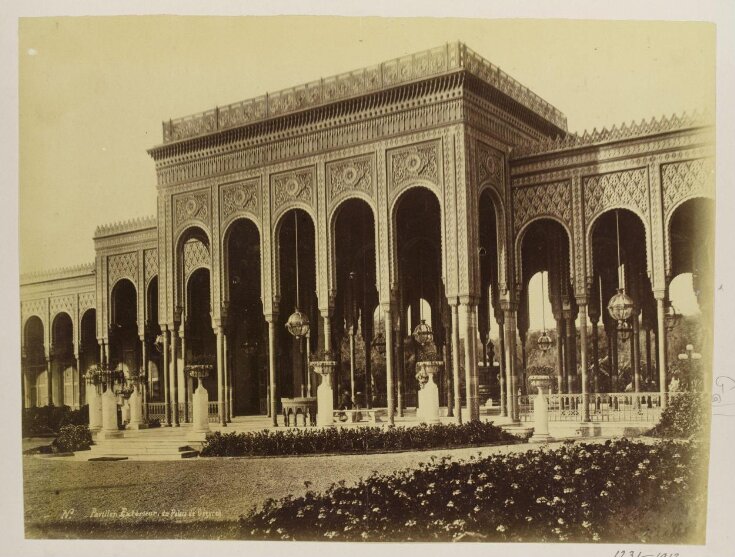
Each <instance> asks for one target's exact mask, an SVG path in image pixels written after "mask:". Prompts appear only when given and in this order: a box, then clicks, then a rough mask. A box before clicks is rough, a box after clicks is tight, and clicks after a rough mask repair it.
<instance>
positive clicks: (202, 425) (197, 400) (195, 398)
mask: <svg viewBox="0 0 735 557" xmlns="http://www.w3.org/2000/svg"><path fill="white" fill-rule="evenodd" d="M192 410H193V414H192V421H193V423H192V427H191V431H190V432H189V436H188V437H187V439H188V440H189V441H204V440H205V438H206V437H207V433H209V393H208V392H207V389H205V388H204V385H203V384H202V382H201V380H200V381H199V385H197V388H196V390H195V391H194V394H193V395H192Z"/></svg>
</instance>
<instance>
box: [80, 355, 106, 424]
mask: <svg viewBox="0 0 735 557" xmlns="http://www.w3.org/2000/svg"><path fill="white" fill-rule="evenodd" d="M84 381H85V383H86V384H87V390H86V393H87V404H88V405H89V430H90V431H91V432H93V433H96V432H98V431H99V430H100V429H102V400H101V398H100V395H101V394H102V384H103V383H104V377H103V375H102V368H101V367H100V366H99V365H96V364H95V365H92V366H90V367H89V369H87V372H86V373H85V374H84Z"/></svg>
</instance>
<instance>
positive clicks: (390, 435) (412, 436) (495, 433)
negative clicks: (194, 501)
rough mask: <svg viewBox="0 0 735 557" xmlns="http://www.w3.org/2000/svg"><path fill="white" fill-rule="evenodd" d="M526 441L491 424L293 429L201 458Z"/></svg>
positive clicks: (224, 438)
mask: <svg viewBox="0 0 735 557" xmlns="http://www.w3.org/2000/svg"><path fill="white" fill-rule="evenodd" d="M520 441H521V440H520V439H519V438H518V437H516V436H514V435H511V434H509V433H507V432H505V431H503V430H502V429H500V428H499V427H497V426H495V425H493V424H491V423H487V422H469V423H466V424H462V425H456V424H438V425H421V426H417V427H389V428H387V429H382V428H379V427H359V428H326V429H289V430H285V431H275V432H274V431H271V430H264V431H262V432H248V433H227V434H222V433H220V432H214V433H212V434H209V435H208V436H207V440H206V442H205V444H204V447H203V448H202V451H201V455H202V456H277V455H278V456H284V455H305V454H328V453H331V454H333V453H346V454H354V453H370V452H386V451H401V450H422V449H437V448H454V447H473V446H485V445H492V444H497V443H518V442H520Z"/></svg>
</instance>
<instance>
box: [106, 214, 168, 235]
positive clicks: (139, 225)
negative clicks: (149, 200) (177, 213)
mask: <svg viewBox="0 0 735 557" xmlns="http://www.w3.org/2000/svg"><path fill="white" fill-rule="evenodd" d="M157 222H158V219H157V217H156V216H155V215H150V216H146V217H138V218H135V219H131V220H127V221H121V222H114V223H109V224H101V225H100V226H98V227H97V228H96V229H95V231H94V238H95V239H97V238H102V237H105V236H111V235H114V234H124V233H127V232H136V231H138V230H142V229H146V228H155V226H156V224H157Z"/></svg>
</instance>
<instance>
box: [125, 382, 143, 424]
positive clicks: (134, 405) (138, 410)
mask: <svg viewBox="0 0 735 557" xmlns="http://www.w3.org/2000/svg"><path fill="white" fill-rule="evenodd" d="M128 409H129V412H130V420H129V421H128V426H127V427H128V429H144V428H145V427H146V424H145V422H144V421H143V396H142V393H141V392H140V387H138V386H136V387H135V389H133V393H132V394H131V395H130V398H129V399H128Z"/></svg>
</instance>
